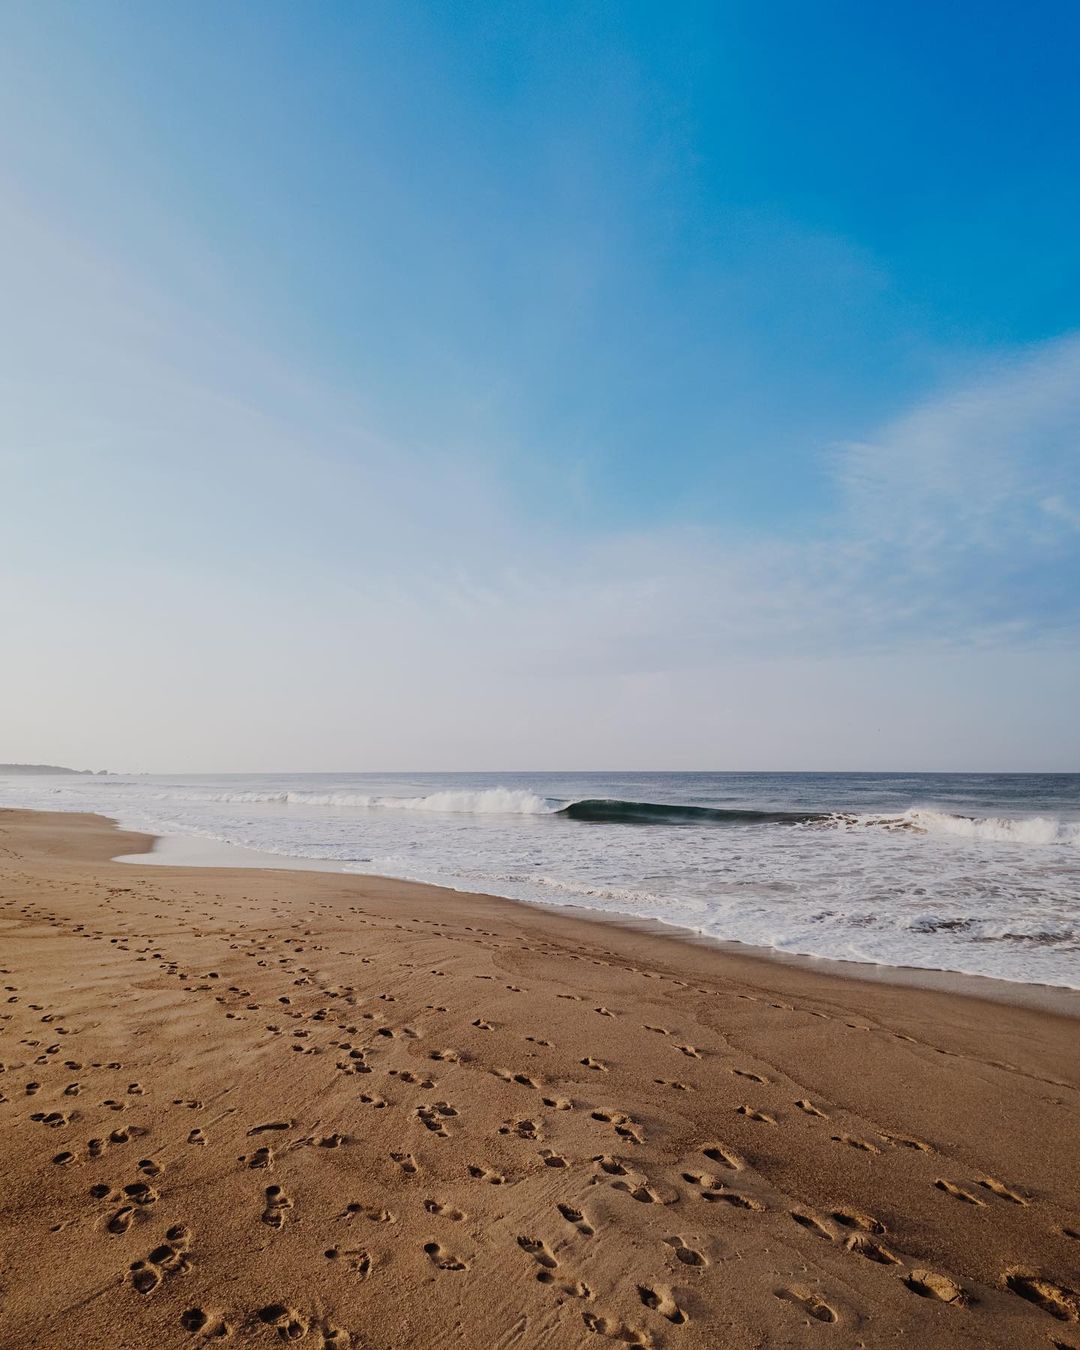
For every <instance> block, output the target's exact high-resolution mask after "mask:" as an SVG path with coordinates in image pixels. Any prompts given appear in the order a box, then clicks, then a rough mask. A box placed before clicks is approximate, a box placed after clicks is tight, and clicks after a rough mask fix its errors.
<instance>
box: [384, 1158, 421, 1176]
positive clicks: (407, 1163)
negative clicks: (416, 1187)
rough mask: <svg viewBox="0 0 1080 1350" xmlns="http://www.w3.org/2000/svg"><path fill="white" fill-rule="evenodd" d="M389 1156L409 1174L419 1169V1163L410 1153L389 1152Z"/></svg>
mask: <svg viewBox="0 0 1080 1350" xmlns="http://www.w3.org/2000/svg"><path fill="white" fill-rule="evenodd" d="M390 1157H391V1158H392V1159H393V1161H394V1162H396V1163H397V1165H398V1166H399V1167H400V1168H401V1170H402V1171H403V1172H405V1173H406V1174H407V1175H409V1176H412V1175H413V1174H414V1173H415V1172H419V1170H420V1165H419V1163H418V1162H417V1161H416V1159H415V1158H414V1157H413V1155H412V1154H411V1153H391V1154H390Z"/></svg>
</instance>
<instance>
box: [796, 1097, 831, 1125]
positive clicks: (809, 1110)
mask: <svg viewBox="0 0 1080 1350" xmlns="http://www.w3.org/2000/svg"><path fill="white" fill-rule="evenodd" d="M795 1105H796V1106H797V1107H798V1108H799V1110H800V1111H805V1112H806V1114H807V1115H808V1116H819V1117H820V1118H821V1119H822V1120H828V1118H829V1117H828V1116H827V1115H826V1114H825V1112H824V1111H822V1110H821V1109H820V1108H819V1107H816V1106H815V1105H814V1103H813V1102H812V1101H810V1100H809V1099H808V1098H806V1097H800V1098H799V1100H798V1101H797V1102H796V1103H795Z"/></svg>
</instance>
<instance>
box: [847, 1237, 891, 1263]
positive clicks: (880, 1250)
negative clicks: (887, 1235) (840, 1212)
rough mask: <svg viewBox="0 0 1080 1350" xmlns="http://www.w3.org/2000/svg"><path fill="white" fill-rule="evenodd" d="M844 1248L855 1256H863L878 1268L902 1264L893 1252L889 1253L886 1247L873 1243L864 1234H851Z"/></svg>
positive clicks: (871, 1239)
mask: <svg viewBox="0 0 1080 1350" xmlns="http://www.w3.org/2000/svg"><path fill="white" fill-rule="evenodd" d="M844 1246H845V1247H846V1248H847V1249H848V1251H849V1252H854V1253H855V1254H856V1255H857V1256H865V1257H866V1259H867V1260H868V1261H876V1262H877V1264H878V1265H879V1266H899V1265H902V1264H903V1263H902V1262H901V1260H900V1258H899V1257H898V1256H897V1255H896V1253H895V1252H891V1251H889V1249H888V1247H883V1246H882V1245H881V1243H880V1242H875V1241H874V1240H873V1238H869V1237H867V1236H866V1234H865V1233H852V1235H851V1236H850V1237H849V1238H848V1240H847V1242H845V1243H844Z"/></svg>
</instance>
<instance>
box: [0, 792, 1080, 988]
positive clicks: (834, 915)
mask: <svg viewBox="0 0 1080 1350" xmlns="http://www.w3.org/2000/svg"><path fill="white" fill-rule="evenodd" d="M582 800H587V801H591V802H597V801H600V802H603V803H604V804H605V805H613V806H617V804H618V803H619V802H630V803H633V802H636V803H642V802H653V803H668V804H675V805H686V806H693V805H695V804H696V805H698V806H702V805H703V806H706V807H708V808H710V809H711V810H712V811H713V813H714V814H713V815H705V816H700V817H695V816H694V815H693V814H692V812H683V813H682V814H681V815H680V814H679V813H678V812H676V813H675V814H674V815H670V816H668V817H667V818H666V823H664V822H665V815H664V813H663V811H659V812H654V813H652V814H649V813H636V814H635V813H634V812H632V811H631V812H624V813H619V812H618V810H615V811H613V812H611V813H610V814H609V815H608V816H607V817H606V818H605V817H604V815H603V813H602V812H600V813H597V814H594V815H589V814H588V813H579V815H578V818H576V819H575V818H574V816H573V814H572V815H571V817H570V818H567V817H565V816H563V815H559V814H558V812H559V811H560V810H561V808H562V807H564V806H565V805H566V804H567V803H568V802H575V801H582ZM0 805H11V806H31V807H33V806H38V807H44V808H47V809H52V810H57V809H64V810H77V811H99V812H101V813H103V814H105V815H109V816H112V817H114V818H116V819H118V820H119V821H120V822H121V824H123V825H125V826H128V827H130V828H133V829H141V830H146V831H149V832H152V833H155V834H185V835H197V836H202V837H205V838H208V839H217V840H220V841H223V842H226V843H233V844H241V845H244V846H246V847H248V848H253V849H258V850H261V851H263V852H270V853H276V854H279V855H286V856H289V857H291V858H308V859H325V860H327V861H331V862H336V863H338V864H340V865H341V866H342V867H343V868H345V869H347V870H351V871H358V872H372V873H379V874H381V875H385V876H396V877H406V878H412V879H416V880H420V881H428V882H434V883H436V884H440V885H444V886H450V887H453V888H455V889H457V890H463V891H486V892H490V893H493V894H497V895H506V896H510V897H512V898H515V899H520V900H527V901H531V902H533V903H538V904H549V905H550V904H556V905H576V906H579V907H581V908H583V909H589V910H593V911H596V910H602V911H606V912H608V913H611V914H613V915H634V916H638V917H640V918H648V919H653V920H657V921H659V922H661V923H664V924H669V925H672V926H675V927H679V928H682V929H689V930H692V931H694V932H698V933H702V934H706V935H708V936H712V937H717V938H723V939H727V940H733V941H738V942H743V943H748V944H754V945H758V946H766V947H774V948H777V949H778V950H781V951H784V952H792V953H795V952H798V953H802V954H805V955H811V956H823V957H833V958H839V959H846V960H852V961H864V962H874V963H880V964H886V965H907V966H921V967H927V968H934V969H945V970H955V971H963V972H966V973H969V974H982V975H991V976H996V977H998V978H1002V979H1008V980H1019V981H1028V982H1035V983H1043V984H1057V985H1065V986H1071V987H1074V988H1080V850H1078V848H1077V847H1076V845H1077V844H1078V843H1080V778H1076V779H1072V778H1069V779H1068V780H1067V781H1066V780H1064V779H1063V780H1053V781H1050V780H1039V781H1037V782H1034V783H1033V782H1031V781H1030V780H1024V781H1023V782H1012V783H1008V782H1005V783H1002V782H999V781H998V780H997V779H993V780H982V779H980V780H974V781H972V782H970V783H966V784H961V785H959V786H956V785H952V786H950V785H949V784H944V785H943V784H942V783H941V781H940V780H938V779H935V778H933V777H925V778H923V777H918V776H912V777H909V778H905V779H904V780H903V781H902V782H900V783H894V782H892V781H884V782H883V781H882V780H881V779H879V778H876V777H874V776H867V777H866V778H865V779H860V780H858V781H856V782H853V781H852V780H851V779H850V778H848V777H844V776H837V777H835V778H833V777H831V776H823V775H806V776H776V777H775V778H773V777H769V776H766V777H764V778H763V779H761V778H755V779H753V780H752V781H749V780H748V781H746V782H743V781H735V782H732V781H731V780H730V779H729V778H727V777H723V776H715V777H712V776H711V777H709V778H708V779H706V780H704V781H703V780H702V779H701V778H698V777H696V776H693V775H635V776H622V777H618V776H615V775H598V776H590V777H586V776H584V775H575V776H571V777H567V778H563V779H555V778H551V777H547V776H535V775H524V774H522V775H506V776H505V777H504V778H499V779H496V778H491V777H487V776H482V775H477V776H467V775H453V776H452V775H412V776H405V775H401V776H381V777H376V776H374V775H294V776H289V777H281V776H278V777H271V776H269V775H251V776H240V775H230V776H228V777H225V776H220V777H212V776H207V777H201V778H195V777H184V778H173V779H167V778H122V777H119V776H118V777H113V778H92V777H86V778H65V779H62V780H60V779H56V778H49V779H42V780H31V779H28V778H22V779H18V780H16V779H6V780H4V779H0ZM758 807H760V808H761V810H760V813H759V814H758V815H756V816H755V815H753V814H750V815H746V814H742V815H740V814H739V812H740V811H741V810H744V808H755V809H756V808H758ZM728 808H730V811H729V814H728V815H726V816H725V815H724V814H723V813H724V811H725V810H726V809H728ZM784 811H794V812H795V813H796V814H795V815H793V816H792V817H791V819H785V818H784V817H783V816H782V815H777V814H775V813H776V812H784ZM770 813H773V814H770ZM629 821H633V822H635V823H627V822H629ZM798 821H802V822H803V823H801V824H800V823H793V822H798ZM645 822H648V823H645Z"/></svg>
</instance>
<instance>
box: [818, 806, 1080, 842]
mask: <svg viewBox="0 0 1080 1350" xmlns="http://www.w3.org/2000/svg"><path fill="white" fill-rule="evenodd" d="M831 819H832V820H833V821H834V822H835V823H836V824H838V825H856V826H871V827H873V826H877V827H879V828H881V829H885V830H910V831H912V832H913V833H915V834H949V835H953V836H955V837H956V838H959V839H971V840H975V841H979V842H983V843H993V844H1071V845H1073V847H1080V821H1067V820H1056V819H1055V818H1054V817H1053V816H960V815H953V814H952V813H951V812H948V811H934V810H931V809H929V808H926V807H914V808H912V809H911V810H910V811H904V812H902V813H901V814H900V815H895V816H872V815H836V816H833V817H832V818H831Z"/></svg>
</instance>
